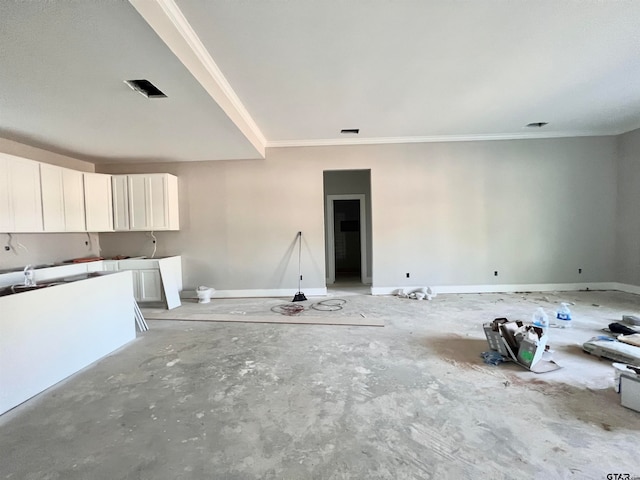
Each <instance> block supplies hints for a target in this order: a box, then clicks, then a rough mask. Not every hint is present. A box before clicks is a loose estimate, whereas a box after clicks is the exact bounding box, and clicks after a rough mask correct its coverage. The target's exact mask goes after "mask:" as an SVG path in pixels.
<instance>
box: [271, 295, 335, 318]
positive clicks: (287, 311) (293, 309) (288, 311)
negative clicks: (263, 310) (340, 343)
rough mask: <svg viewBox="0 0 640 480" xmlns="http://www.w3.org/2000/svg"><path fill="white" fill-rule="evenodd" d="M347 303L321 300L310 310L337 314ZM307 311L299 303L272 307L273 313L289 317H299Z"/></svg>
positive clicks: (332, 299)
mask: <svg viewBox="0 0 640 480" xmlns="http://www.w3.org/2000/svg"><path fill="white" fill-rule="evenodd" d="M345 303H347V301H346V300H343V299H341V298H329V299H327V300H321V301H319V302H316V303H313V304H311V305H310V306H309V308H312V309H314V310H318V311H319V312H337V311H338V310H342V306H343V305H344V304H345ZM305 310H306V309H305V308H304V307H303V306H302V305H300V304H299V303H283V304H280V305H274V306H273V307H271V311H272V312H274V313H279V314H281V315H287V316H289V317H291V316H293V315H298V314H299V313H302V312H304V311H305Z"/></svg>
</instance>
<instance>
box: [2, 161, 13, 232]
mask: <svg viewBox="0 0 640 480" xmlns="http://www.w3.org/2000/svg"><path fill="white" fill-rule="evenodd" d="M9 185H11V180H10V179H9V160H7V158H6V157H4V156H2V155H0V232H3V233H4V232H12V231H13V211H12V209H11V198H10V191H9Z"/></svg>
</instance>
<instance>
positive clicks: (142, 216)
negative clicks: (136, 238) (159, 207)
mask: <svg viewBox="0 0 640 480" xmlns="http://www.w3.org/2000/svg"><path fill="white" fill-rule="evenodd" d="M128 186H129V229H130V230H151V201H150V197H151V190H150V188H151V187H150V182H149V176H148V175H129V183H128Z"/></svg>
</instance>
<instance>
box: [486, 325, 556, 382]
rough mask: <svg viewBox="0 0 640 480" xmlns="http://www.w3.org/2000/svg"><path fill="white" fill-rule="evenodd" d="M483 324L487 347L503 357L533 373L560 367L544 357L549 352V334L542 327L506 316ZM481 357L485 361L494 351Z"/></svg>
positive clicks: (548, 354)
mask: <svg viewBox="0 0 640 480" xmlns="http://www.w3.org/2000/svg"><path fill="white" fill-rule="evenodd" d="M483 327H484V333H485V336H486V337H487V342H488V343H489V347H490V348H491V350H493V351H495V352H497V353H499V354H500V355H501V356H502V357H503V359H504V361H512V362H515V363H517V364H518V365H520V366H522V367H524V368H526V369H527V370H530V371H532V372H534V373H544V372H551V371H553V370H557V369H559V368H560V366H559V365H558V364H557V363H555V362H554V361H553V360H551V359H543V356H545V353H546V354H547V355H546V356H547V357H549V356H550V355H551V354H550V350H549V347H548V345H547V340H548V338H549V336H548V335H547V333H546V331H545V329H542V328H539V327H535V326H533V325H529V324H527V325H525V324H523V322H521V321H520V320H517V321H509V320H507V319H506V318H496V319H495V320H494V321H493V322H489V323H485V324H484V326H483ZM483 357H484V358H485V362H487V358H492V357H495V355H491V356H487V357H485V355H484V354H483ZM487 363H489V362H487ZM494 364H497V363H494Z"/></svg>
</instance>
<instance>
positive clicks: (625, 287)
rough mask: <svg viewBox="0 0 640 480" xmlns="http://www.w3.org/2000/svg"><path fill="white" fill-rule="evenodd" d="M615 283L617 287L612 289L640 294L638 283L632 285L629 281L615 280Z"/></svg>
mask: <svg viewBox="0 0 640 480" xmlns="http://www.w3.org/2000/svg"><path fill="white" fill-rule="evenodd" d="M613 285H615V287H614V288H612V290H620V291H621V292H627V293H635V294H636V295H640V286H638V285H630V284H628V283H618V282H614V283H613Z"/></svg>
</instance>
